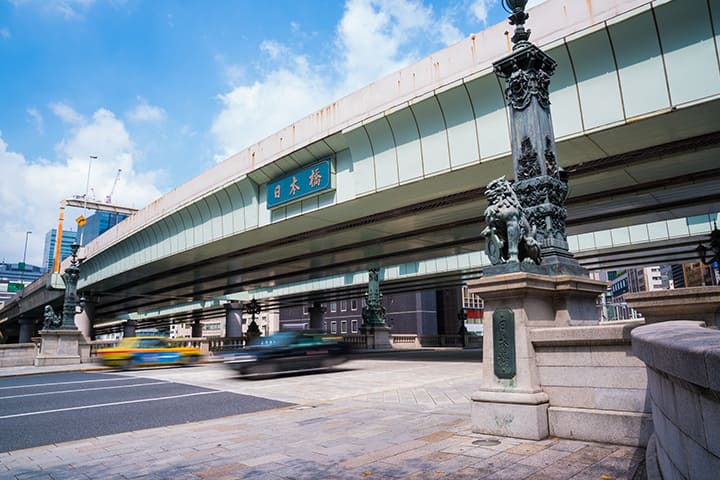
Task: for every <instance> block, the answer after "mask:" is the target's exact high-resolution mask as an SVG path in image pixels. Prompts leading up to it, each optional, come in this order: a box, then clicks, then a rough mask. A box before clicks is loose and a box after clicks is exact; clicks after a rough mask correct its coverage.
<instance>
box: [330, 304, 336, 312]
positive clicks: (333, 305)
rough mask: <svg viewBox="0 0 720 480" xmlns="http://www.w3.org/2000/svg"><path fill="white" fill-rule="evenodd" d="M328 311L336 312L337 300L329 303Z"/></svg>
mask: <svg viewBox="0 0 720 480" xmlns="http://www.w3.org/2000/svg"><path fill="white" fill-rule="evenodd" d="M330 311H331V312H337V302H332V303H331V304H330Z"/></svg>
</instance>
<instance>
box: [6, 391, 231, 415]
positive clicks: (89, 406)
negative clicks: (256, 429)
mask: <svg viewBox="0 0 720 480" xmlns="http://www.w3.org/2000/svg"><path fill="white" fill-rule="evenodd" d="M213 393H226V392H223V391H221V390H210V391H208V392H197V393H185V394H182V395H170V396H169V397H155V398H142V399H138V400H126V401H124V402H111V403H98V404H96V405H83V406H79V407H67V408H54V409H52V410H41V411H38V412H27V413H16V414H13V415H2V416H0V420H5V419H6V418H17V417H29V416H32V415H44V414H46V413H58V412H68V411H71V410H83V409H86V408H102V407H114V406H116V405H129V404H132V403H142V402H157V401H160V400H171V399H174V398H185V397H194V396H198V395H210V394H213Z"/></svg>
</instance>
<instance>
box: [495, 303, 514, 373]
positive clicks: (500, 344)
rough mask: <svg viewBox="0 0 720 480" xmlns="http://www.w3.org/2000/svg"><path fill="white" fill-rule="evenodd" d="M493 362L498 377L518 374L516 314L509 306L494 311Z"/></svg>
mask: <svg viewBox="0 0 720 480" xmlns="http://www.w3.org/2000/svg"><path fill="white" fill-rule="evenodd" d="M493 364H494V366H495V376H496V377H498V378H504V379H510V378H513V377H514V376H515V375H516V374H517V364H516V361H515V314H514V313H513V311H512V310H510V309H509V308H503V309H500V310H495V312H494V313H493Z"/></svg>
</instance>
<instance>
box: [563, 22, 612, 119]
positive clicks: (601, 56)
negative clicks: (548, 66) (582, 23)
mask: <svg viewBox="0 0 720 480" xmlns="http://www.w3.org/2000/svg"><path fill="white" fill-rule="evenodd" d="M581 33H582V32H581ZM568 49H569V51H570V57H571V59H572V63H573V67H574V69H575V78H576V79H577V88H578V94H579V95H580V108H581V109H582V115H583V127H584V128H585V129H586V130H591V129H593V128H597V127H599V126H602V125H608V124H612V123H616V122H620V121H622V120H623V119H624V116H623V109H622V99H621V98H620V86H619V85H618V75H617V71H616V69H615V61H614V58H613V54H612V48H611V45H610V39H609V37H608V33H607V30H605V29H602V30H598V31H596V32H593V33H591V34H589V35H584V36H581V37H579V38H577V39H575V40H573V39H569V41H568ZM551 101H552V98H551Z"/></svg>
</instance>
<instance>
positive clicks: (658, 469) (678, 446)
mask: <svg viewBox="0 0 720 480" xmlns="http://www.w3.org/2000/svg"><path fill="white" fill-rule="evenodd" d="M632 352H633V354H634V355H636V356H637V357H638V358H640V359H641V360H642V361H643V362H645V364H646V365H647V372H648V390H649V394H650V399H651V405H652V417H653V424H654V426H655V433H654V434H653V436H652V437H651V438H650V441H649V443H648V449H647V462H646V463H647V470H648V478H663V479H676V478H677V479H686V478H693V479H695V478H697V479H704V478H707V479H710V478H713V479H714V478H718V475H719V474H718V472H720V332H719V331H718V330H716V329H712V328H707V327H705V323H704V322H699V321H671V322H662V323H655V324H651V325H646V326H643V327H638V328H636V329H635V330H633V331H632Z"/></svg>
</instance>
